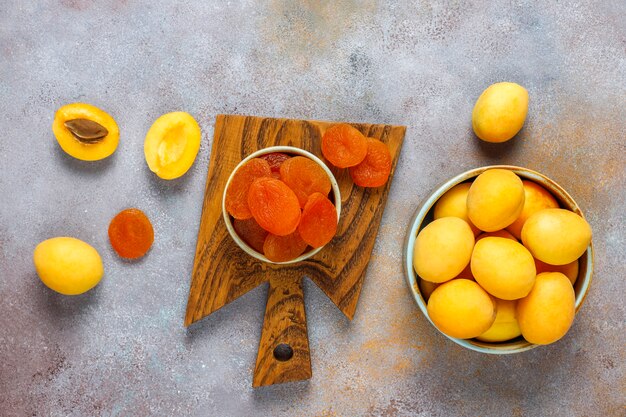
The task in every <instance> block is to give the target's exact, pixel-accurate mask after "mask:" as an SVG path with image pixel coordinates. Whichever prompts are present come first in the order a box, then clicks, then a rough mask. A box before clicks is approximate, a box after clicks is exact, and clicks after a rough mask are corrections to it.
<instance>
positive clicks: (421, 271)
mask: <svg viewBox="0 0 626 417" xmlns="http://www.w3.org/2000/svg"><path fill="white" fill-rule="evenodd" d="M473 247H474V233H472V229H471V228H470V227H469V224H467V222H465V221H463V220H461V219H459V218H458V217H442V218H441V219H437V220H433V221H432V222H430V223H429V224H428V225H426V227H424V228H423V229H422V230H421V231H420V232H419V234H418V235H417V238H416V239H415V247H414V249H413V267H414V268H415V272H417V275H419V276H420V277H421V278H422V279H425V280H426V281H430V282H436V283H440V282H445V281H448V280H450V279H452V278H454V277H456V276H457V275H459V273H461V271H463V268H465V266H467V264H468V263H469V261H470V257H471V256H472V248H473Z"/></svg>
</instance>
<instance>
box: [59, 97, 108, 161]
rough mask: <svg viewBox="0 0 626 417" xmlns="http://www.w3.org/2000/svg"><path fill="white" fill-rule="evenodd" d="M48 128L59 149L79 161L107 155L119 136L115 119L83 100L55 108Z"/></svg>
mask: <svg viewBox="0 0 626 417" xmlns="http://www.w3.org/2000/svg"><path fill="white" fill-rule="evenodd" d="M52 131H53V132H54V137H55V138H56V140H57V142H58V143H59V145H60V146H61V149H63V150H64V151H65V152H66V153H67V154H69V155H71V156H73V157H74V158H76V159H81V160H83V161H97V160H100V159H104V158H106V157H107V156H109V155H111V154H112V153H113V152H115V149H117V144H118V143H119V138H120V131H119V128H118V127H117V123H115V120H113V118H112V117H111V116H109V115H108V114H107V113H106V112H104V111H103V110H100V109H99V108H97V107H95V106H92V105H91V104H85V103H72V104H66V105H65V106H63V107H61V108H60V109H58V110H57V112H56V114H55V115H54V121H53V122H52Z"/></svg>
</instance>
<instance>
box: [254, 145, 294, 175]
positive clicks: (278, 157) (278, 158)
mask: <svg viewBox="0 0 626 417" xmlns="http://www.w3.org/2000/svg"><path fill="white" fill-rule="evenodd" d="M259 158H261V159H265V160H266V161H267V163H268V164H270V169H271V170H272V176H273V177H274V178H278V179H280V166H281V165H282V164H283V162H285V161H286V160H287V159H289V158H291V156H289V155H287V154H286V153H282V152H272V153H267V154H265V155H262V156H260V157H259Z"/></svg>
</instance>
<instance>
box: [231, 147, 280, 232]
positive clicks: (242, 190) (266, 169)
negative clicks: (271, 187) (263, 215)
mask: <svg viewBox="0 0 626 417" xmlns="http://www.w3.org/2000/svg"><path fill="white" fill-rule="evenodd" d="M271 175H272V170H271V169H270V164H269V163H268V162H267V161H266V160H265V159H260V158H254V159H251V160H249V161H248V162H247V163H246V164H245V165H243V166H242V167H240V168H239V169H238V170H237V172H235V175H233V179H232V180H231V181H230V184H229V186H228V189H227V190H226V211H227V212H228V214H230V215H231V216H233V217H234V218H235V219H239V220H245V219H249V218H251V217H252V213H250V209H249V208H248V189H249V188H250V185H251V184H252V182H253V181H254V180H255V179H257V178H261V177H271Z"/></svg>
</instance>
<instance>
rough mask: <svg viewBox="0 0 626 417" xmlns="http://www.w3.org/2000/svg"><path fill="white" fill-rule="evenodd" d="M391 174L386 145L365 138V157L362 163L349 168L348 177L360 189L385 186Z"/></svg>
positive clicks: (389, 156)
mask: <svg viewBox="0 0 626 417" xmlns="http://www.w3.org/2000/svg"><path fill="white" fill-rule="evenodd" d="M390 173H391V154H390V153H389V148H388V147H387V145H385V144H384V143H382V142H381V141H379V140H378V139H374V138H367V155H366V156H365V159H364V160H363V162H361V163H360V164H358V165H357V166H355V167H351V168H350V176H351V177H352V181H354V183H355V184H356V185H360V186H361V187H380V186H381V185H385V184H386V183H387V180H388V179H389V174H390Z"/></svg>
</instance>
